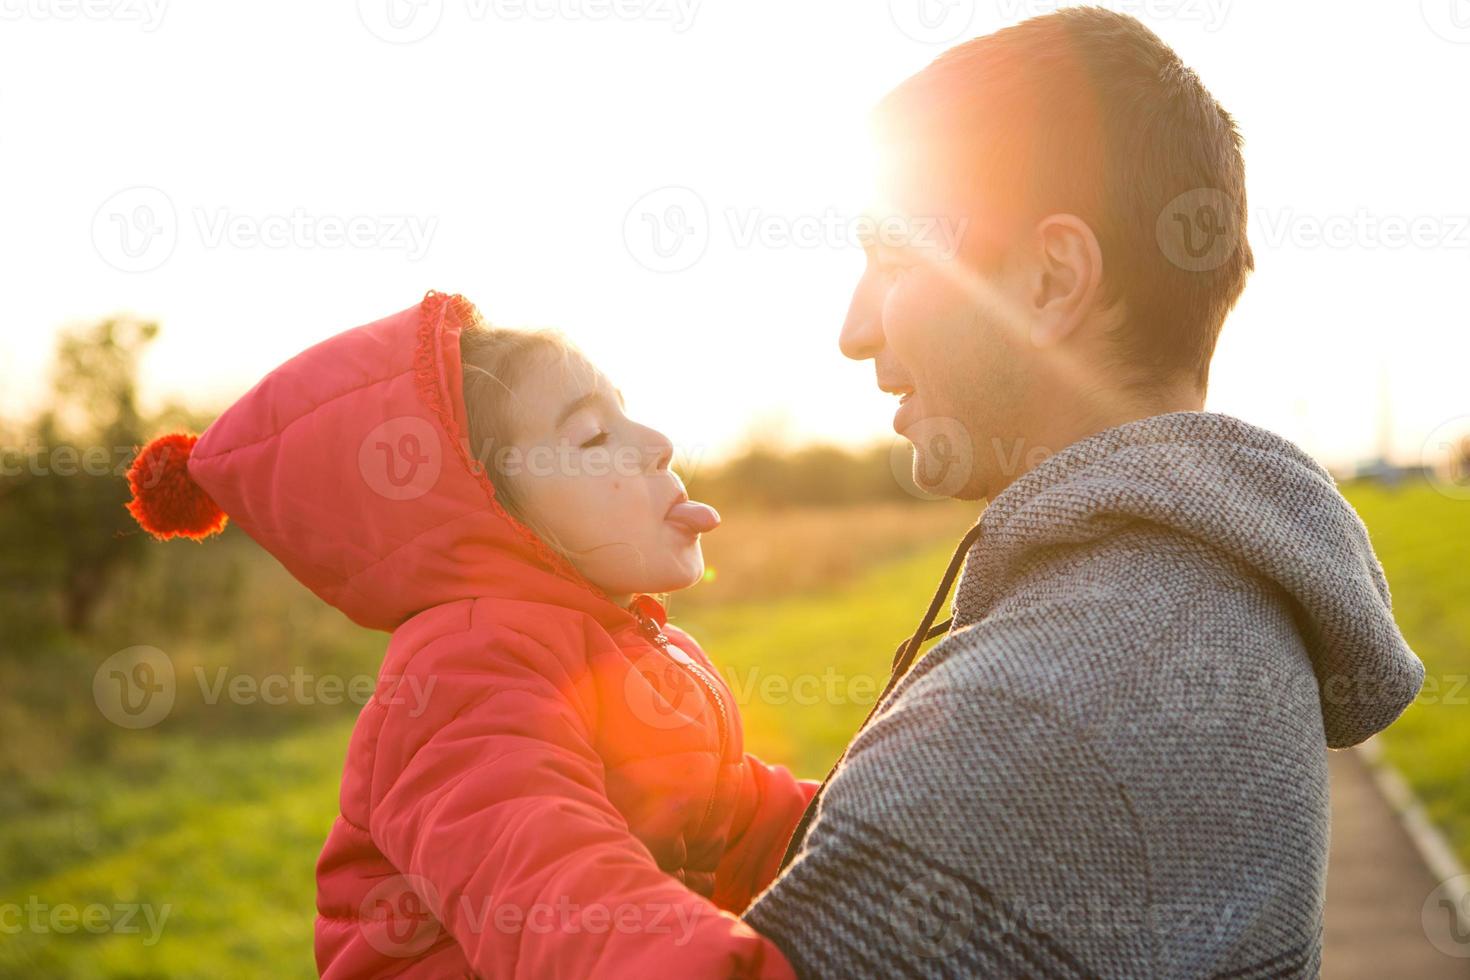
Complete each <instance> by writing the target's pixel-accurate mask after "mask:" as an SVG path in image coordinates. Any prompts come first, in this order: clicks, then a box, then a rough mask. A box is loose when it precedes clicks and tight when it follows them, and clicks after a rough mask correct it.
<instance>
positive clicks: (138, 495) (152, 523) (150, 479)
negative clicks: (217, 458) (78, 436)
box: [128, 432, 226, 541]
mask: <svg viewBox="0 0 1470 980" xmlns="http://www.w3.org/2000/svg"><path fill="white" fill-rule="evenodd" d="M198 441H199V437H198V436H191V435H187V434H185V433H183V432H173V433H170V434H169V435H166V436H159V437H158V438H157V439H154V440H153V441H152V442H150V443H149V444H148V445H146V446H144V447H143V448H142V449H141V450H139V451H138V455H137V456H136V457H134V458H133V465H132V466H130V467H128V486H129V487H131V488H132V490H133V499H132V500H129V501H128V512H129V513H131V514H132V515H133V518H134V519H135V520H136V521H137V522H138V524H139V525H140V526H141V527H142V528H143V530H145V531H147V532H148V533H149V534H151V535H153V536H154V537H155V538H157V539H158V540H160V541H167V540H168V539H169V538H193V539H194V540H195V541H199V540H202V539H204V538H207V537H209V536H210V535H211V534H216V533H218V532H219V531H220V530H221V529H223V528H224V526H225V520H226V517H225V512H224V511H222V510H220V509H219V504H216V503H215V502H214V501H213V500H212V499H210V496H209V494H207V493H205V492H204V488H203V487H201V486H200V485H199V484H197V483H195V482H194V478H193V477H191V476H189V454H190V453H192V452H193V451H194V443H196V442H198Z"/></svg>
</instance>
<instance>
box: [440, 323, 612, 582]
mask: <svg viewBox="0 0 1470 980" xmlns="http://www.w3.org/2000/svg"><path fill="white" fill-rule="evenodd" d="M459 358H460V371H461V375H462V379H461V385H462V388H463V394H464V408H465V419H466V421H467V423H468V426H467V427H468V429H469V432H468V436H469V440H470V454H471V455H472V456H473V457H474V458H475V459H476V460H477V461H478V462H479V464H480V466H481V467H482V468H483V469H484V471H485V475H486V477H487V478H488V479H489V480H490V482H491V484H492V485H493V486H494V487H495V496H496V498H497V499H498V500H499V501H500V503H501V505H502V506H503V507H504V508H505V509H506V511H507V512H508V513H509V514H510V515H511V516H512V517H514V518H515V519H516V520H518V521H520V522H521V523H522V524H525V525H526V526H527V527H529V528H530V529H531V530H532V531H535V532H536V534H537V536H539V537H540V538H541V540H543V541H545V542H546V543H547V544H548V545H550V546H551V547H552V548H553V549H555V550H556V551H557V553H559V554H561V555H562V556H563V557H565V558H566V559H567V560H569V561H570V560H571V558H572V556H571V554H570V553H569V552H568V551H567V549H566V548H564V547H563V546H562V544H561V542H559V541H558V540H557V539H556V536H555V535H554V534H552V533H551V532H550V530H549V529H548V528H546V527H545V526H544V525H541V524H540V523H539V522H537V521H536V520H535V519H534V518H532V517H531V516H530V514H529V513H528V512H527V509H526V506H525V500H524V499H523V497H522V495H521V493H520V491H519V489H518V488H517V487H516V485H515V482H514V481H513V480H511V479H510V478H509V476H508V475H507V474H505V473H502V472H501V471H500V467H499V466H498V465H496V464H497V460H498V459H499V456H498V450H499V449H500V448H501V447H508V446H510V445H512V444H513V443H514V442H515V438H516V431H515V429H516V411H515V404H516V397H517V396H516V386H517V384H519V383H520V382H521V381H522V380H523V379H525V378H526V377H527V376H528V374H530V372H532V371H537V370H561V371H571V370H574V369H577V368H581V369H584V370H591V367H592V366H591V364H590V362H588V360H587V358H586V356H585V355H583V354H582V352H581V351H579V350H578V349H577V348H576V347H575V346H574V345H573V344H572V342H571V341H569V340H567V338H566V337H564V336H563V335H562V334H561V333H560V332H558V331H556V330H518V329H514V328H511V327H495V326H489V325H485V324H475V325H472V326H469V327H466V328H465V329H464V330H463V331H462V332H461V333H460V335H459Z"/></svg>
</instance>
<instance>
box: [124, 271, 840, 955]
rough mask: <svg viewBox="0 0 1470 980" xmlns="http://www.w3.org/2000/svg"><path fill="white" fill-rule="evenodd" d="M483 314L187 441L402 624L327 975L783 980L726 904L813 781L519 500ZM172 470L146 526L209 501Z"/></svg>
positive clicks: (317, 374) (702, 663)
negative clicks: (513, 494)
mask: <svg viewBox="0 0 1470 980" xmlns="http://www.w3.org/2000/svg"><path fill="white" fill-rule="evenodd" d="M477 317H478V314H477V313H476V311H475V309H474V307H473V306H472V305H471V304H470V303H469V302H468V301H467V300H465V299H463V298H462V297H459V296H445V295H443V294H440V293H434V292H431V293H429V294H428V295H427V296H426V297H425V299H424V301H423V303H422V304H420V305H418V306H415V307H412V308H410V309H407V310H404V311H402V312H400V313H397V314H394V315H393V316H390V317H387V318H385V319H382V320H379V321H377V322H375V323H370V324H368V325H366V326H362V327H358V328H356V329H353V330H348V331H347V332H345V333H342V334H339V335H337V336H335V337H333V338H331V339H329V340H326V341H324V342H322V343H320V344H318V345H316V346H315V347H312V348H310V349H309V350H307V351H305V352H303V353H302V354H299V355H298V356H296V357H295V358H293V359H291V360H290V361H288V362H287V363H285V364H284V365H282V366H281V367H279V368H277V369H276V370H275V371H273V372H271V373H270V374H269V375H268V376H267V377H266V378H265V379H264V380H262V381H261V382H260V383H259V384H258V385H256V386H255V387H254V388H253V389H251V390H250V392H248V393H247V394H246V395H245V396H244V397H242V398H241V399H240V401H239V402H237V403H236V404H235V405H233V406H232V407H231V408H230V409H229V410H228V411H227V412H225V414H223V415H222V416H220V418H219V419H218V420H216V421H215V422H214V424H212V425H211V426H210V427H209V429H208V430H207V431H206V432H205V433H204V435H203V436H201V437H200V438H199V440H198V442H197V443H196V444H194V445H193V446H192V449H190V448H189V446H188V444H187V443H183V444H182V449H183V452H186V453H188V456H187V476H186V477H182V479H184V480H186V481H187V482H188V483H192V484H197V488H202V490H203V491H204V493H205V494H207V495H208V498H210V499H212V501H213V502H214V503H215V504H217V505H218V507H219V508H220V509H221V510H222V511H223V512H224V514H226V515H228V516H229V517H230V518H231V519H233V520H234V521H235V522H236V523H238V524H239V525H240V526H241V527H242V528H243V529H244V530H245V531H246V532H247V533H248V534H249V535H250V536H251V537H252V538H254V539H255V540H256V541H258V542H259V543H260V544H261V545H263V546H264V547H265V548H266V549H267V550H269V551H270V552H271V553H272V554H274V555H275V556H276V557H277V558H278V559H279V560H280V561H281V562H282V564H284V565H285V566H286V567H287V568H288V569H289V570H290V571H291V572H292V573H293V574H294V575H295V576H296V577H297V578H298V579H300V580H301V581H302V582H303V583H305V584H306V585H307V586H308V587H310V588H311V589H312V591H314V592H315V593H316V594H317V595H319V596H321V597H322V598H323V599H325V600H326V601H327V602H329V603H331V604H333V605H335V606H336V607H337V608H339V609H341V610H342V611H343V612H344V613H346V614H347V616H349V617H350V618H351V619H352V620H353V621H354V622H357V623H359V624H361V625H363V626H368V627H372V628H375V629H381V630H386V631H389V632H391V633H392V639H391V640H390V641H389V644H388V651H387V654H386V656H385V658H384V661H383V665H382V668H381V672H380V675H379V678H378V683H377V688H376V691H375V693H374V695H373V697H372V699H371V700H370V701H369V702H368V703H367V704H366V706H365V707H364V708H363V710H362V713H361V715H360V716H359V718H358V721H357V725H356V728H355V729H354V731H353V733H352V739H351V743H350V744H349V746H348V750H347V761H346V766H345V768H344V771H343V776H342V790H341V812H340V815H339V816H338V817H337V820H336V822H335V824H334V825H333V827H332V829H331V832H330V834H329V836H328V838H327V842H326V845H325V847H324V848H323V850H322V854H321V858H320V860H319V862H318V864H317V913H318V916H317V924H316V959H317V966H318V968H319V969H320V971H321V973H322V974H323V975H324V976H328V977H349V976H351V977H364V976H379V975H387V974H392V975H394V976H425V977H428V976H433V977H445V976H461V975H468V974H478V975H482V976H493V977H502V976H504V977H510V976H515V977H585V976H629V977H639V978H647V977H664V976H677V977H790V976H792V973H791V969H790V967H789V966H788V964H787V963H786V961H785V960H784V958H783V957H782V956H781V954H780V953H779V952H778V951H777V950H776V948H775V947H774V946H773V945H772V944H771V943H770V942H768V941H767V940H765V939H764V938H762V937H761V936H759V935H757V934H756V933H754V932H753V931H752V930H751V929H750V928H749V927H748V926H746V925H744V924H743V923H742V922H741V921H740V920H739V919H738V918H736V916H735V915H733V914H731V913H733V912H738V911H740V910H742V909H743V908H744V907H745V906H746V905H747V904H748V902H749V901H750V899H751V897H752V896H753V895H755V894H756V893H758V892H759V891H760V890H761V889H763V888H764V886H765V885H766V884H767V883H768V882H769V881H770V879H771V878H772V877H773V876H774V874H775V871H776V867H777V864H778V863H779V861H780V857H781V853H782V849H783V847H784V846H785V844H786V841H787V839H788V837H789V836H790V833H791V831H792V829H793V827H794V826H795V824H796V822H797V820H798V818H799V817H800V815H801V813H802V810H803V809H804V807H805V806H806V803H807V801H808V800H809V799H810V797H811V794H812V792H813V790H814V788H815V784H813V783H810V782H799V781H797V780H796V779H794V778H793V777H792V776H791V775H790V773H788V772H787V771H786V770H784V769H781V768H777V767H771V766H767V765H765V764H763V763H761V762H760V761H759V760H757V759H755V758H753V757H751V756H748V755H746V754H745V753H744V751H743V749H742V736H741V726H740V716H739V713H738V711H737V710H736V705H735V701H734V698H733V697H732V696H731V693H730V691H729V689H728V688H727V687H726V685H725V684H724V683H723V682H722V681H721V679H720V675H719V673H718V672H717V671H716V670H715V669H714V667H713V666H712V665H711V664H710V662H709V660H708V659H707V658H706V657H705V655H704V653H703V652H702V651H701V650H700V649H699V647H698V646H697V645H696V644H695V643H694V641H693V640H691V639H690V638H689V637H688V636H687V635H686V634H684V633H683V632H681V631H679V630H677V629H674V628H672V627H670V626H668V625H667V623H666V622H665V619H664V614H663V609H662V607H661V606H660V605H659V604H658V602H657V601H655V600H654V599H652V598H651V597H647V596H644V597H640V598H639V599H638V600H637V601H636V602H635V603H634V608H633V611H629V610H627V609H623V608H620V607H619V606H618V605H616V604H614V603H613V602H611V601H609V600H608V599H607V598H606V597H605V596H604V595H603V594H602V593H601V592H600V591H599V590H597V589H596V588H595V587H593V586H591V585H590V584H588V583H587V582H585V581H584V580H583V579H582V578H581V577H580V576H579V575H578V574H577V572H576V571H575V570H574V569H572V568H571V567H570V566H569V565H568V564H567V563H566V562H565V561H564V560H562V559H561V558H560V557H559V556H557V555H556V554H554V553H553V552H552V551H551V550H550V549H549V548H547V547H546V545H545V544H544V543H543V542H541V541H540V539H539V538H537V537H536V536H535V535H534V534H533V533H532V532H531V531H530V530H529V529H528V528H526V527H525V526H524V525H522V524H520V523H519V522H517V521H515V520H514V519H512V518H511V517H510V516H509V515H508V514H507V513H506V512H505V510H504V509H503V508H502V507H501V506H500V505H499V503H498V501H497V500H496V499H495V496H494V491H493V487H492V485H491V484H490V482H489V481H488V480H487V479H486V478H485V476H484V474H483V473H482V472H479V471H478V470H477V468H476V467H475V466H474V465H472V460H471V457H470V455H469V453H468V449H467V447H468V440H467V438H466V423H465V413H464V405H463V399H462V397H461V392H460V359H459V335H460V331H461V330H462V329H464V328H465V327H466V326H468V325H470V324H471V323H473V322H476V321H477ZM145 455H146V451H145ZM142 462H143V460H142V459H141V458H140V464H141V463H142ZM181 471H182V468H180V472H181ZM139 472H141V473H143V474H144V475H146V473H147V471H146V470H144V468H143V467H142V466H141V465H140V466H137V467H135V489H137V486H136V484H137V483H138V477H137V476H136V474H137V473H139ZM154 482H155V483H156V484H161V486H159V487H158V488H156V492H154V493H152V494H151V495H150V494H149V493H148V489H149V488H148V487H143V488H142V489H141V490H139V492H138V496H139V498H140V499H139V500H138V501H135V504H134V512H135V513H136V514H138V516H139V517H140V520H142V521H143V523H144V524H145V526H147V525H148V524H149V518H150V517H151V518H154V521H153V523H154V524H155V525H158V524H160V523H163V524H166V523H167V521H166V520H164V521H160V520H159V519H158V511H160V510H163V509H165V508H167V507H171V508H172V509H173V510H174V511H178V510H180V508H182V509H183V510H186V511H187V510H188V509H189V508H190V507H195V506H196V505H197V506H203V507H207V505H208V502H209V501H208V500H205V499H203V495H202V494H201V495H199V496H200V500H197V501H190V500H187V499H181V498H187V497H188V496H189V493H190V492H197V490H196V488H194V487H191V486H183V487H181V486H180V485H179V483H178V481H177V480H175V479H174V475H171V474H169V473H164V474H163V475H162V476H158V477H157V479H156V480H155V481H154ZM150 509H151V512H150ZM196 509H197V507H196ZM196 523H197V522H196ZM154 530H155V531H157V530H159V528H158V527H157V526H155V527H154ZM164 530H167V528H166V527H165V528H164ZM185 533H187V532H185Z"/></svg>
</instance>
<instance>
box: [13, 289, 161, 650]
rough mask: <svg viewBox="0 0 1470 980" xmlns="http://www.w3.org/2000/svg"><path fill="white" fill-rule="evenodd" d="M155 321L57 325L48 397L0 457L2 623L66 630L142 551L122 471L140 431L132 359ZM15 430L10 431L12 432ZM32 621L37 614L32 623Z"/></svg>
mask: <svg viewBox="0 0 1470 980" xmlns="http://www.w3.org/2000/svg"><path fill="white" fill-rule="evenodd" d="M157 334H158V326H157V324H154V323H150V322H145V321H141V320H136V319H133V318H128V317H119V318H113V319H108V320H104V321H102V322H100V323H97V324H93V325H90V326H86V327H81V328H75V329H71V330H67V331H64V332H63V333H62V335H61V337H60V339H59V341H58V343H57V349H56V359H55V365H54V368H53V371H52V376H51V395H50V402H49V404H48V405H47V406H46V407H45V408H44V409H43V410H42V412H41V413H40V414H39V415H38V416H37V417H36V418H35V419H34V420H33V421H32V422H31V423H30V424H29V425H28V426H23V427H20V428H18V429H17V430H16V431H14V432H12V433H7V435H9V436H10V438H7V439H6V445H5V449H4V455H3V460H0V540H3V541H4V542H5V546H4V548H3V550H0V583H3V585H4V594H5V597H6V600H7V602H8V603H12V604H14V605H13V608H11V609H8V610H7V611H6V619H7V622H9V623H12V624H14V623H15V622H16V620H17V619H21V620H29V621H30V622H31V623H32V625H33V626H44V621H45V620H46V619H48V618H49V619H53V620H54V619H57V618H59V620H60V622H61V624H62V625H63V626H64V627H65V628H66V629H67V630H68V631H69V632H73V633H79V632H83V631H85V630H86V629H87V626H88V624H89V622H90V620H91V617H92V613H93V611H94V610H95V608H96V605H97V602H98V600H99V599H101V597H102V595H103V593H104V590H105V587H106V584H107V582H108V580H109V578H110V577H111V576H112V575H114V574H116V573H117V572H118V571H119V570H120V569H122V568H124V567H126V566H127V565H128V564H130V563H133V562H136V561H138V560H139V559H140V558H141V556H142V550H141V549H142V547H143V543H144V536H143V535H141V534H139V533H137V528H136V526H135V525H133V523H132V520H131V518H130V516H129V515H128V513H127V510H126V509H125V507H124V505H125V503H126V502H127V500H128V496H129V492H128V486H127V480H126V478H125V476H124V473H125V471H126V468H127V465H128V463H129V461H130V460H131V458H132V454H133V451H134V450H135V449H136V447H137V446H138V445H139V444H140V443H141V442H142V440H143V434H144V433H143V428H144V426H143V420H142V418H141V416H140V414H139V411H138V402H137V368H138V360H139V357H140V356H141V355H142V353H143V351H144V349H145V348H146V347H147V346H148V344H150V343H151V342H152V341H153V339H154V337H155V336H157ZM17 437H18V438H17ZM38 621H39V622H38Z"/></svg>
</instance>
